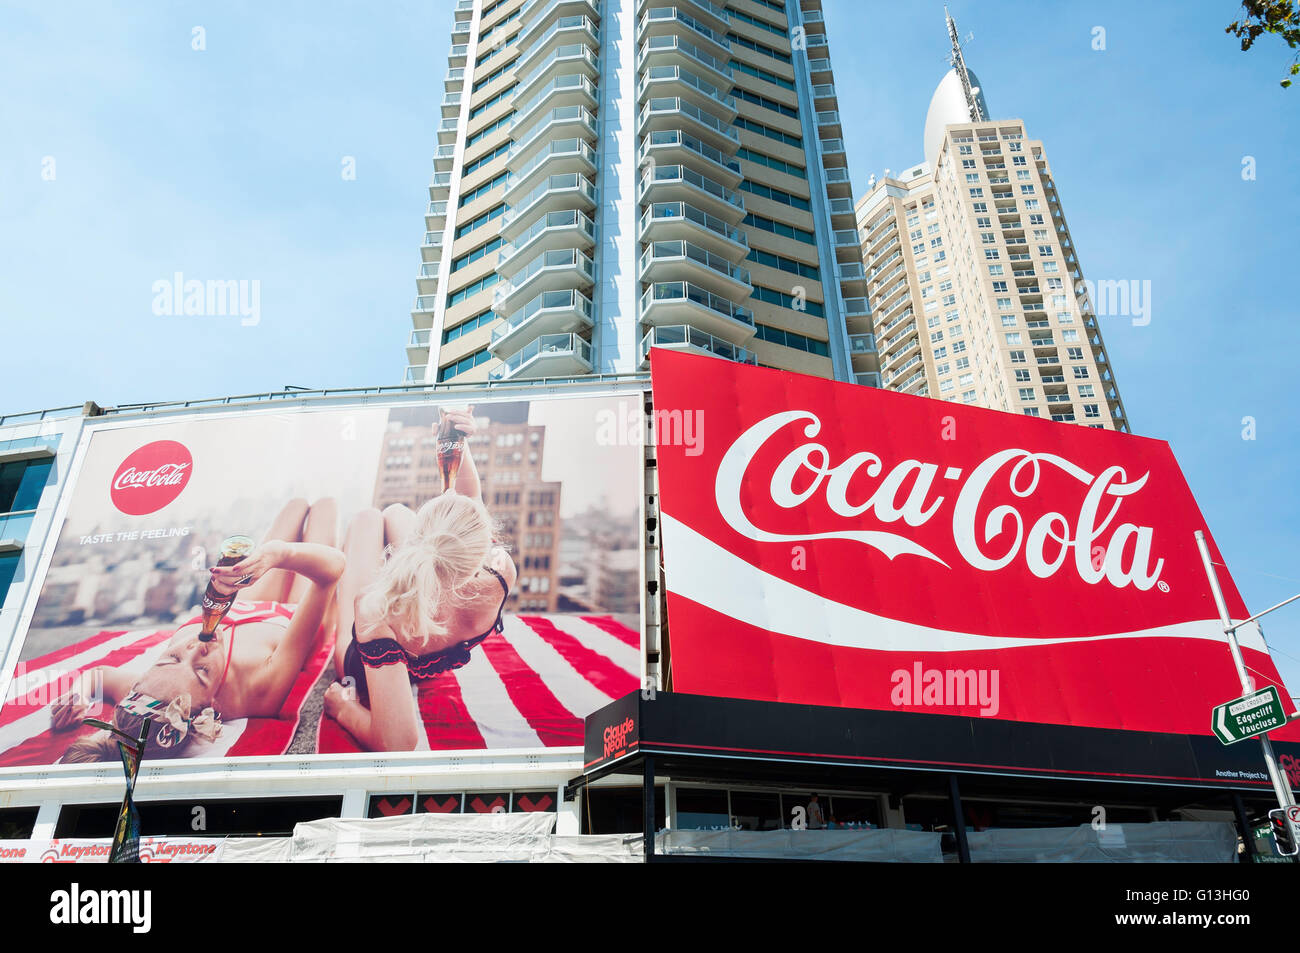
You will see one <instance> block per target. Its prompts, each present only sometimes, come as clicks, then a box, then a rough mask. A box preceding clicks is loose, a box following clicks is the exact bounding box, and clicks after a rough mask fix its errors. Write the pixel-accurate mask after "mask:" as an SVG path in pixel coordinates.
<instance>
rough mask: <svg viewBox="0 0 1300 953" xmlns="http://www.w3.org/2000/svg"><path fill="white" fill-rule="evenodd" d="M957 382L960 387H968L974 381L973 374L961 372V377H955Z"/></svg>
mask: <svg viewBox="0 0 1300 953" xmlns="http://www.w3.org/2000/svg"><path fill="white" fill-rule="evenodd" d="M957 383H958V384H960V385H961V386H962V387H969V386H971V385H972V384H974V383H975V375H974V374H963V375H962V376H961V377H959V378H958V379H957Z"/></svg>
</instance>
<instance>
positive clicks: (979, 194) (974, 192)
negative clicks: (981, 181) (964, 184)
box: [970, 188, 984, 199]
mask: <svg viewBox="0 0 1300 953" xmlns="http://www.w3.org/2000/svg"><path fill="white" fill-rule="evenodd" d="M970 197H971V198H973V199H982V198H984V190H983V189H982V188H979V189H970Z"/></svg>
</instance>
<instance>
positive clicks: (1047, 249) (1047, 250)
mask: <svg viewBox="0 0 1300 953" xmlns="http://www.w3.org/2000/svg"><path fill="white" fill-rule="evenodd" d="M1038 254H1040V255H1042V256H1043V257H1044V258H1050V257H1051V256H1052V246H1051V245H1039V246H1038Z"/></svg>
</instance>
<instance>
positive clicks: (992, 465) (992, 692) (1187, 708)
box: [651, 350, 1300, 740]
mask: <svg viewBox="0 0 1300 953" xmlns="http://www.w3.org/2000/svg"><path fill="white" fill-rule="evenodd" d="M651 373H652V379H653V391H654V407H655V415H656V418H655V419H656V430H657V433H656V443H657V453H656V456H657V465H658V469H659V476H660V506H661V512H660V521H661V524H662V532H663V543H662V545H663V559H664V570H665V580H666V583H665V584H666V590H667V604H668V622H669V646H670V649H671V665H672V676H673V688H674V690H676V691H678V692H685V693H693V694H702V695H719V696H726V697H732V698H745V699H755V700H767V701H781V702H793V703H799V704H806V705H830V706H838V707H846V708H855V709H875V710H880V711H914V712H922V713H934V714H945V715H964V716H976V717H981V718H998V719H1006V720H1013V721H1022V722H1040V723H1047V724H1057V725H1075V726H1084V727H1093V728H1118V729H1132V730H1141V731H1156V732H1178V733H1184V734H1195V735H1209V734H1210V711H1211V708H1212V707H1213V706H1214V705H1217V704H1220V703H1222V702H1224V701H1227V700H1230V699H1233V698H1235V697H1237V696H1239V695H1240V694H1241V686H1240V683H1239V681H1238V678H1237V674H1236V671H1235V669H1234V666H1233V663H1232V659H1231V656H1230V654H1229V651H1228V647H1227V643H1226V640H1225V638H1224V635H1223V631H1222V625H1221V623H1220V622H1219V619H1218V613H1217V611H1216V609H1215V604H1214V602H1213V599H1212V596H1211V592H1210V588H1209V584H1208V582H1207V579H1206V575H1205V570H1204V567H1203V565H1202V561H1201V559H1200V557H1199V554H1198V551H1197V546H1196V542H1195V538H1194V533H1195V531H1196V530H1205V531H1206V535H1207V538H1209V533H1208V529H1207V528H1206V526H1205V520H1204V518H1203V517H1202V515H1201V513H1200V511H1199V509H1198V508H1197V505H1196V502H1195V500H1194V499H1193V498H1192V494H1191V491H1190V490H1189V488H1188V486H1187V482H1186V480H1185V479H1184V477H1183V475H1182V473H1181V471H1180V470H1179V468H1178V464H1177V462H1176V461H1175V460H1174V457H1173V454H1172V452H1171V451H1170V449H1169V446H1168V445H1167V444H1166V443H1164V442H1163V441H1158V440H1151V439H1147V438H1143V437H1136V436H1131V435H1126V434H1121V433H1117V432H1113V431H1106V430H1100V429H1090V428H1087V427H1079V426H1066V425H1060V424H1055V423H1052V422H1050V421H1044V420H1036V419H1033V418H1029V417H1025V416H1020V415H1016V414H1010V413H1003V412H998V411H992V410H985V409H981V408H974V407H966V406H961V405H959V404H956V403H952V402H946V401H938V400H930V399H923V398H916V397H910V396H907V395H902V394H896V393H891V392H888V391H884V390H880V389H874V388H867V387H860V386H855V385H847V384H839V383H834V382H830V381H825V380H822V379H819V378H813V377H807V376H802V375H796V374H790V373H784V372H778V371H772V370H766V369H760V368H752V367H746V366H741V365H733V364H728V363H724V362H721V361H717V360H712V359H709V358H703V357H696V356H693V355H684V354H679V353H669V352H665V351H662V350H656V351H655V352H654V355H653V358H652V365H651ZM1209 541H1210V550H1211V553H1212V554H1213V558H1214V560H1215V561H1216V562H1217V563H1219V564H1222V562H1223V560H1222V557H1221V556H1220V555H1219V554H1218V550H1217V549H1216V548H1215V546H1214V544H1213V540H1212V538H1211V539H1210V540H1209ZM1219 578H1220V579H1221V581H1222V584H1223V589H1224V592H1225V595H1226V598H1227V601H1228V605H1229V608H1230V611H1231V614H1232V616H1233V618H1234V619H1235V620H1242V619H1246V618H1248V617H1249V613H1248V612H1247V610H1246V607H1245V605H1244V604H1243V602H1242V599H1241V596H1240V594H1239V593H1238V592H1237V589H1236V587H1235V586H1234V585H1233V583H1232V580H1231V578H1230V576H1229V575H1228V572H1227V570H1226V569H1224V568H1222V566H1221V565H1220V568H1219ZM1239 637H1240V640H1241V644H1242V651H1243V654H1244V656H1245V661H1246V665H1247V666H1248V667H1249V669H1250V671H1251V672H1252V673H1253V677H1254V679H1255V681H1256V684H1257V687H1259V688H1263V687H1264V686H1265V685H1269V684H1273V685H1281V678H1280V676H1279V674H1278V672H1277V669H1276V667H1275V666H1274V664H1273V662H1272V660H1271V659H1270V657H1269V655H1268V652H1267V648H1266V646H1265V644H1264V640H1263V636H1262V634H1261V633H1260V631H1259V630H1258V628H1257V627H1256V626H1254V625H1251V626H1248V627H1245V628H1244V629H1242V630H1241V631H1240V632H1239ZM1282 694H1283V696H1284V697H1286V696H1287V693H1286V692H1285V689H1283V692H1282ZM1274 737H1275V738H1278V739H1283V740H1295V739H1296V738H1297V737H1300V734H1298V733H1297V729H1296V728H1295V727H1294V726H1289V727H1287V728H1284V729H1281V730H1279V731H1277V732H1274Z"/></svg>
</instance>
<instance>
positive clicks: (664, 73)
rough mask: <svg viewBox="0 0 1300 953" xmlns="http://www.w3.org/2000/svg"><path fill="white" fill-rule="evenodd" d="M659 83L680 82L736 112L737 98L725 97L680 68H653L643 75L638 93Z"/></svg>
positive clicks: (716, 89) (713, 87)
mask: <svg viewBox="0 0 1300 953" xmlns="http://www.w3.org/2000/svg"><path fill="white" fill-rule="evenodd" d="M657 82H678V83H682V84H684V85H686V86H690V87H691V88H692V89H695V90H698V91H699V92H700V93H702V94H703V95H705V96H707V97H708V98H709V99H711V100H713V101H714V102H716V103H718V104H719V105H721V106H722V107H723V108H725V109H729V110H731V111H732V112H735V111H736V97H734V96H728V95H725V94H724V93H723V92H722V90H720V89H718V87H716V86H714V85H713V84H712V83H706V82H705V81H704V80H702V79H700V78H699V77H698V76H696V75H695V74H694V73H692V72H690V71H689V70H684V69H682V68H681V67H680V66H652V67H650V69H648V70H646V71H645V72H644V73H642V74H641V80H640V82H639V83H638V84H637V90H638V92H642V91H644V90H645V89H646V88H647V87H648V86H649V84H650V83H657Z"/></svg>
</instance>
